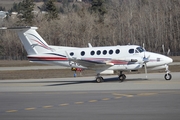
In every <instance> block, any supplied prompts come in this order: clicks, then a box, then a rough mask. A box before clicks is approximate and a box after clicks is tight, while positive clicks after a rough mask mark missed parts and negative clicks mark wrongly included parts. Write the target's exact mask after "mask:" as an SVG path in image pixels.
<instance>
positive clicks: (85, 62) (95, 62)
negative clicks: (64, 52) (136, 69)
mask: <svg viewBox="0 0 180 120" xmlns="http://www.w3.org/2000/svg"><path fill="white" fill-rule="evenodd" d="M73 61H74V62H76V63H78V64H80V65H82V66H84V67H87V68H90V69H98V68H99V69H103V68H105V69H107V68H109V67H111V66H113V65H117V64H118V65H124V64H128V62H127V61H124V60H113V59H111V58H81V59H76V60H73Z"/></svg>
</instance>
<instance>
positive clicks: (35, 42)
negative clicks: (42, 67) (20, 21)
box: [7, 27, 52, 55]
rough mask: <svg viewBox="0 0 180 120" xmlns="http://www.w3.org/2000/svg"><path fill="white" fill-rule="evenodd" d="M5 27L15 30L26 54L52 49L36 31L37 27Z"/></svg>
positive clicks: (46, 51)
mask: <svg viewBox="0 0 180 120" xmlns="http://www.w3.org/2000/svg"><path fill="white" fill-rule="evenodd" d="M7 29H13V30H15V31H17V33H18V36H19V38H20V40H21V42H22V44H23V45H24V48H25V49H26V51H27V53H28V55H34V54H40V53H48V52H51V51H52V48H50V47H49V45H48V44H47V43H46V42H45V41H44V40H43V38H42V37H41V36H40V35H39V34H38V33H37V31H36V29H38V28H37V27H14V28H7Z"/></svg>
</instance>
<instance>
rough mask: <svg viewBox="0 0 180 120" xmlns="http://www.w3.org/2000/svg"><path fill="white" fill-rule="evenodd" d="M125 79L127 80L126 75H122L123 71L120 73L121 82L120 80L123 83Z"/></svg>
mask: <svg viewBox="0 0 180 120" xmlns="http://www.w3.org/2000/svg"><path fill="white" fill-rule="evenodd" d="M125 79H126V75H125V74H122V71H120V74H119V80H120V82H123V81H124V80H125Z"/></svg>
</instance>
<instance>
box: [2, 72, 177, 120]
mask: <svg viewBox="0 0 180 120" xmlns="http://www.w3.org/2000/svg"><path fill="white" fill-rule="evenodd" d="M171 74H172V76H173V78H172V80H170V81H166V80H164V74H163V73H149V74H148V79H144V78H145V75H144V74H129V75H127V80H126V81H124V82H123V83H120V82H119V81H118V80H117V76H104V78H105V81H104V82H103V83H96V82H95V81H94V79H95V77H78V78H51V79H28V80H0V119H1V120H6V119H8V120H24V119H26V120H34V119H36V120H37V119H43V120H49V119H50V120H59V119H61V120H72V119H73V120H76V119H77V120H84V119H86V120H92V119H93V120H108V119H111V120H117V119H124V120H129V119H134V120H141V119H143V120H150V119H158V120H169V119H173V120H179V119H180V114H179V113H180V100H179V99H180V78H179V77H180V73H178V72H174V73H171Z"/></svg>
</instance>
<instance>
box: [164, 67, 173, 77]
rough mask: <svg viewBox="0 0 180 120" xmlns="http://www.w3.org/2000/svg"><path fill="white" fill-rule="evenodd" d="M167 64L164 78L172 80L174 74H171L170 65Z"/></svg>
mask: <svg viewBox="0 0 180 120" xmlns="http://www.w3.org/2000/svg"><path fill="white" fill-rule="evenodd" d="M165 66H166V74H165V75H164V78H165V80H171V78H172V75H171V74H170V71H169V66H168V65H165Z"/></svg>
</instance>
